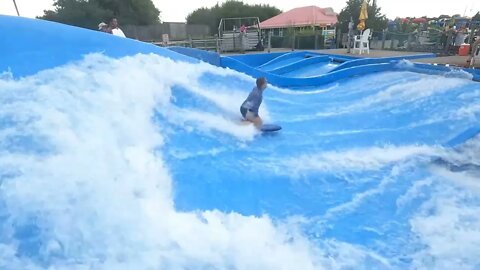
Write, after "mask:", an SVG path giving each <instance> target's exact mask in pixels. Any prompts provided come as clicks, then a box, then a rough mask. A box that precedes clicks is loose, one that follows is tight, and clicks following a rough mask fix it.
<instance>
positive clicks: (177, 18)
mask: <svg viewBox="0 0 480 270" xmlns="http://www.w3.org/2000/svg"><path fill="white" fill-rule="evenodd" d="M16 1H17V5H18V9H19V11H20V15H21V16H24V17H32V18H34V17H35V16H39V15H42V14H43V10H45V9H52V3H53V0H16ZM153 2H154V3H155V5H156V6H157V8H158V9H160V11H161V12H162V13H161V20H162V21H165V22H182V21H185V17H186V16H187V15H188V14H189V13H191V12H192V11H193V10H195V9H197V8H200V7H210V6H213V5H215V4H216V3H217V2H219V3H221V2H224V1H222V0H175V1H165V0H153ZM243 2H245V3H249V4H270V5H275V6H276V7H278V8H280V9H281V10H283V11H288V10H289V9H292V8H295V7H302V6H310V5H316V6H319V7H332V8H333V9H334V11H335V12H337V13H338V12H340V10H341V9H342V8H343V7H344V6H345V3H346V0H316V1H313V0H295V1H292V0H243ZM377 3H378V5H379V6H380V7H381V8H382V12H383V13H384V14H386V15H387V17H388V18H391V19H394V18H396V17H407V16H408V17H421V16H425V15H426V16H432V17H433V16H438V15H441V14H447V15H454V14H461V15H464V14H465V15H467V16H473V15H474V14H475V13H476V12H477V11H480V1H479V0H455V1H451V0H377ZM0 14H6V15H16V12H15V7H14V5H13V1H12V0H0Z"/></svg>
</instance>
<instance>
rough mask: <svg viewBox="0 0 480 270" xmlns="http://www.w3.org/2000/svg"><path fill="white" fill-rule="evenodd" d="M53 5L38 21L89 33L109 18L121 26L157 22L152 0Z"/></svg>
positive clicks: (73, 0)
mask: <svg viewBox="0 0 480 270" xmlns="http://www.w3.org/2000/svg"><path fill="white" fill-rule="evenodd" d="M53 5H54V10H45V11H44V15H43V16H41V17H38V18H40V19H44V20H49V21H55V22H60V23H65V24H70V25H75V26H79V27H85V28H91V29H96V27H97V25H98V23H99V22H101V21H107V20H108V19H109V18H111V17H113V16H115V17H117V18H118V20H119V22H120V23H121V24H124V25H126V24H134V25H148V24H155V23H158V22H159V21H160V19H159V15H160V11H159V10H158V9H157V8H155V6H154V4H153V2H152V0H55V2H54V4H53Z"/></svg>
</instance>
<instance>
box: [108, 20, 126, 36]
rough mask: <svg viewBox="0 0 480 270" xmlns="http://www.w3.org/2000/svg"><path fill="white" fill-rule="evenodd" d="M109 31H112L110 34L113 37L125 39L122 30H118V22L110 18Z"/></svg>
mask: <svg viewBox="0 0 480 270" xmlns="http://www.w3.org/2000/svg"><path fill="white" fill-rule="evenodd" d="M109 26H110V29H111V31H112V34H114V35H115V36H119V37H125V34H124V33H123V31H122V29H120V28H119V27H118V21H117V18H112V19H111V20H110V24H109Z"/></svg>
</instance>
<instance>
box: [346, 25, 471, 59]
mask: <svg viewBox="0 0 480 270" xmlns="http://www.w3.org/2000/svg"><path fill="white" fill-rule="evenodd" d="M474 31H475V30H474V29H473V30H471V31H470V32H469V33H465V34H462V35H461V36H460V34H458V33H456V32H454V31H449V32H448V31H439V30H437V29H429V30H424V31H415V32H411V33H401V32H391V31H373V32H372V34H371V37H370V48H371V49H381V50H396V51H412V52H432V53H436V54H444V55H452V54H456V53H458V47H459V46H460V45H461V44H463V43H470V44H471V43H472V42H473V38H474ZM340 36H341V39H339V40H338V46H339V47H343V48H347V45H348V44H347V43H348V41H347V40H348V36H347V34H346V33H343V34H340ZM351 42H352V43H353V39H352V40H351ZM352 43H351V44H350V45H351V47H353V44H352Z"/></svg>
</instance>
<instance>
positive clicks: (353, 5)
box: [338, 0, 388, 33]
mask: <svg viewBox="0 0 480 270" xmlns="http://www.w3.org/2000/svg"><path fill="white" fill-rule="evenodd" d="M369 2H370V1H369ZM362 3H363V0H347V4H346V6H345V7H344V8H343V9H342V11H340V14H338V25H339V27H340V29H341V30H342V32H344V33H346V32H347V31H348V23H349V22H350V18H352V19H353V22H354V24H355V26H356V25H358V23H359V20H358V17H359V16H360V8H361V6H362ZM387 23H388V20H387V18H386V17H385V15H383V14H382V13H381V8H380V7H379V6H378V5H377V1H376V0H373V1H372V2H371V3H369V5H368V19H367V22H366V26H367V28H370V29H372V30H373V31H381V30H383V29H385V28H386V27H387Z"/></svg>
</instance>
